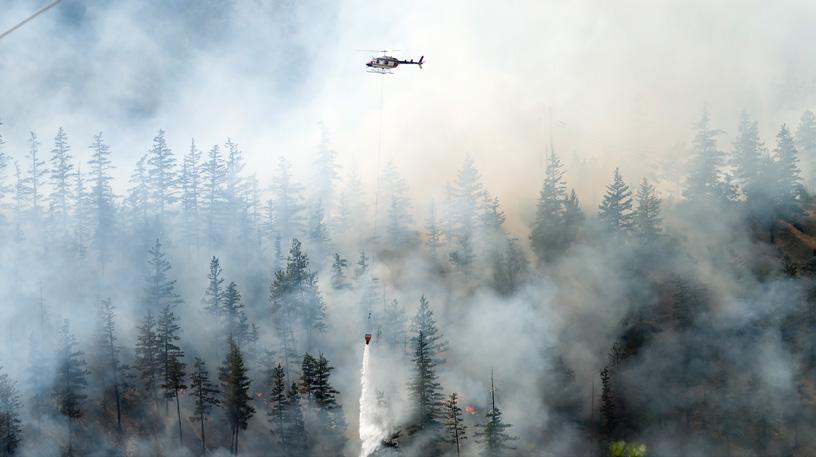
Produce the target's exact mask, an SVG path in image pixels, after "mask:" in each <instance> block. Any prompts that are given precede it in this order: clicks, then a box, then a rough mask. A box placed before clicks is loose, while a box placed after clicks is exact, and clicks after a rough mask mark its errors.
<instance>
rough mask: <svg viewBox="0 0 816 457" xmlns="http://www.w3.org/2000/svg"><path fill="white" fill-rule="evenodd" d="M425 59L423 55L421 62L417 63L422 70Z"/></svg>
mask: <svg viewBox="0 0 816 457" xmlns="http://www.w3.org/2000/svg"><path fill="white" fill-rule="evenodd" d="M424 61H425V56H422V57H420V58H419V62H417V65H419V69H420V70H422V62H424Z"/></svg>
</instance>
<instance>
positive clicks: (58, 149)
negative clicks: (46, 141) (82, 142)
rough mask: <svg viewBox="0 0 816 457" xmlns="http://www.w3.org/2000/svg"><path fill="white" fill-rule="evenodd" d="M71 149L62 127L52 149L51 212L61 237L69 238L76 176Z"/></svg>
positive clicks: (49, 198)
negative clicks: (72, 186) (72, 188)
mask: <svg viewBox="0 0 816 457" xmlns="http://www.w3.org/2000/svg"><path fill="white" fill-rule="evenodd" d="M70 151H71V147H70V146H69V145H68V137H67V135H66V134H65V130H63V129H62V127H60V128H59V129H58V130H57V135H56V136H55V137H54V147H53V148H52V149H51V175H50V176H49V178H50V179H49V180H50V181H51V194H50V195H49V196H48V200H49V205H50V212H51V215H52V217H53V220H54V223H55V224H57V225H58V229H59V236H60V237H62V239H63V240H64V239H66V238H67V234H68V220H69V217H70V206H71V195H72V190H71V178H72V177H73V174H74V165H73V164H72V163H71V158H72V157H71V154H70Z"/></svg>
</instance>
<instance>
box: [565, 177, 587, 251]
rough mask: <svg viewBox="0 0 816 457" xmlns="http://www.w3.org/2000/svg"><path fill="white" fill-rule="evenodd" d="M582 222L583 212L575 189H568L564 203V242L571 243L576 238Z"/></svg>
mask: <svg viewBox="0 0 816 457" xmlns="http://www.w3.org/2000/svg"><path fill="white" fill-rule="evenodd" d="M583 223H584V212H583V211H582V210H581V202H580V201H579V200H578V195H576V194H575V189H571V190H570V194H569V196H568V197H567V200H566V202H565V203H564V233H563V240H564V243H572V242H574V241H575V240H576V239H577V238H578V232H579V230H580V229H581V224H583Z"/></svg>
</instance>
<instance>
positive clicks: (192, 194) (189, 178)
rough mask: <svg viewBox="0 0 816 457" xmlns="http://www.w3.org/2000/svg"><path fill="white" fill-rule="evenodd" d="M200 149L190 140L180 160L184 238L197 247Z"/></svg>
mask: <svg viewBox="0 0 816 457" xmlns="http://www.w3.org/2000/svg"><path fill="white" fill-rule="evenodd" d="M201 168H202V166H201V151H199V149H198V148H197V147H196V143H195V140H191V142H190V151H189V152H188V153H187V154H185V155H184V158H183V159H182V161H181V175H180V176H179V184H180V187H181V217H182V224H183V227H184V234H185V238H186V239H187V240H188V241H189V242H190V243H192V244H193V246H195V248H196V249H198V246H199V242H200V239H199V234H200V232H201V229H200V215H199V210H200V209H201V191H202V182H201V181H202V176H201V171H202V170H201Z"/></svg>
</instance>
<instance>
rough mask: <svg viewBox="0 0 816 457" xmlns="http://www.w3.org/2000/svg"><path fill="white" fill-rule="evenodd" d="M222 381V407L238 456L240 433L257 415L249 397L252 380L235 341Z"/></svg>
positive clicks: (226, 362) (220, 372)
mask: <svg viewBox="0 0 816 457" xmlns="http://www.w3.org/2000/svg"><path fill="white" fill-rule="evenodd" d="M218 379H219V380H220V381H221V392H222V396H223V397H222V399H221V406H222V407H223V408H224V412H225V414H226V416H227V420H228V421H229V424H230V429H231V431H232V441H231V443H230V451H231V452H232V453H233V455H238V433H239V432H240V431H241V430H246V428H247V425H248V424H249V419H250V418H251V417H252V416H253V415H254V414H255V408H253V407H252V404H251V402H252V397H251V396H250V395H249V385H250V379H249V374H248V370H247V367H246V366H245V365H244V357H243V355H242V354H241V351H240V349H239V348H238V345H237V344H235V342H234V341H230V342H229V352H228V353H227V357H226V359H225V360H224V363H223V365H221V369H220V371H219V375H218Z"/></svg>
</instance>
